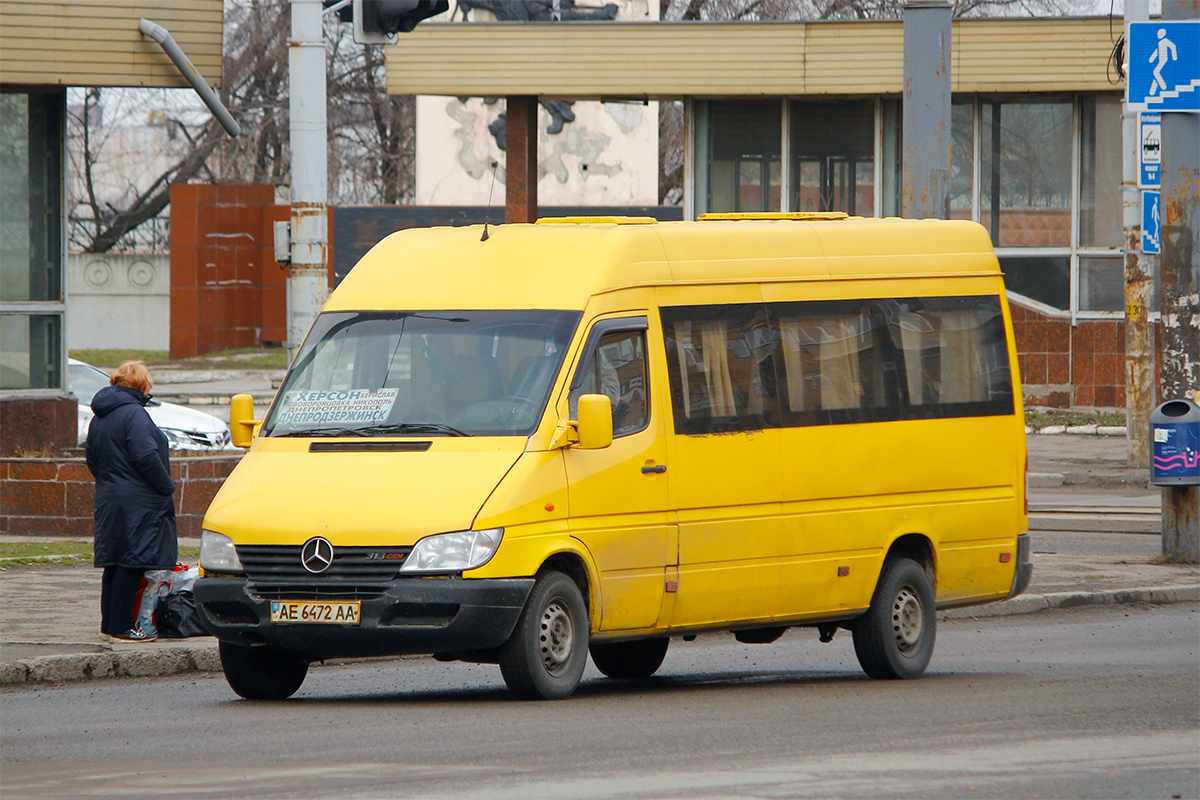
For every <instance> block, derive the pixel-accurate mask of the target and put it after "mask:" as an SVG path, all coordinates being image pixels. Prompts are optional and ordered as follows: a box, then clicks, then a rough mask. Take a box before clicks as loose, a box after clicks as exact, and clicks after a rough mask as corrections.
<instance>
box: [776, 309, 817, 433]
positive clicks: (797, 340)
mask: <svg viewBox="0 0 1200 800" xmlns="http://www.w3.org/2000/svg"><path fill="white" fill-rule="evenodd" d="M779 337H780V339H781V340H782V342H781V344H782V350H783V374H784V380H785V381H786V382H787V394H788V410H789V411H804V410H806V409H810V408H814V407H815V406H816V404H815V403H814V402H813V398H808V397H805V387H804V344H805V342H806V340H807V339H808V337H807V336H806V331H805V325H804V323H802V322H800V321H799V320H780V321H779Z"/></svg>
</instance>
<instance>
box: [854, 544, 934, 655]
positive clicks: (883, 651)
mask: <svg viewBox="0 0 1200 800" xmlns="http://www.w3.org/2000/svg"><path fill="white" fill-rule="evenodd" d="M853 634H854V652H855V654H856V655H857V656H858V663H859V664H860V665H861V666H862V668H863V672H865V673H867V674H868V675H870V676H871V677H872V678H918V677H920V676H921V674H922V673H923V672H925V668H926V667H927V666H929V659H930V657H931V656H932V655H933V642H934V638H935V637H936V635H937V608H936V606H935V604H934V598H933V586H932V585H931V584H930V582H929V575H928V574H926V572H925V570H924V568H923V567H921V565H920V564H918V563H917V562H915V561H913V560H912V559H909V558H897V559H890V560H889V561H888V562H887V563H885V564H884V565H883V573H882V574H881V575H880V576H879V584H878V585H877V586H876V587H875V596H874V597H873V598H871V607H870V608H869V609H868V610H867V613H865V614H863V615H862V616H861V617H859V618H858V619H856V620H855V621H854V626H853Z"/></svg>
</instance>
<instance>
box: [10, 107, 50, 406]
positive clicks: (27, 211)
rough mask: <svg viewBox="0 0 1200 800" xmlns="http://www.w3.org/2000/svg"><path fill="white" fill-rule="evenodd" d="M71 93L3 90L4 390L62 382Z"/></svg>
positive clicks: (48, 385)
mask: <svg viewBox="0 0 1200 800" xmlns="http://www.w3.org/2000/svg"><path fill="white" fill-rule="evenodd" d="M65 107H66V93H65V92H54V93H26V92H3V93H0V337H2V339H3V344H0V389H14V390H20V389H58V388H61V387H62V385H63V380H62V363H61V362H62V341H63V339H62V317H63V312H64V311H65V306H64V303H63V277H62V261H63V259H62V207H63V206H62V174H63V173H62V161H63V154H62V130H63V119H64V116H65V114H64V109H65Z"/></svg>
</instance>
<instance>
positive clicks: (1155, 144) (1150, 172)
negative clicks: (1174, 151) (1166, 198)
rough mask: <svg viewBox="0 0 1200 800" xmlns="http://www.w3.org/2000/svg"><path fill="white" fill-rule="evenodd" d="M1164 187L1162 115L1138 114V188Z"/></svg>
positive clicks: (1152, 112)
mask: <svg viewBox="0 0 1200 800" xmlns="http://www.w3.org/2000/svg"><path fill="white" fill-rule="evenodd" d="M1159 186H1162V114H1159V113H1158V112H1157V111H1143V112H1142V113H1140V114H1138V187H1139V188H1142V189H1157V188H1158V187H1159Z"/></svg>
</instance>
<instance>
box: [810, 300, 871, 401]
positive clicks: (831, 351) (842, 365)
mask: <svg viewBox="0 0 1200 800" xmlns="http://www.w3.org/2000/svg"><path fill="white" fill-rule="evenodd" d="M822 328H823V330H822V332H821V333H822V336H821V345H820V347H819V348H818V350H819V355H818V358H819V359H820V362H821V407H822V408H857V407H858V405H859V397H860V395H861V394H862V385H861V382H860V381H859V379H858V348H859V341H858V339H859V336H858V318H857V317H844V318H842V319H831V320H829V321H828V322H826V323H824V324H823V325H822Z"/></svg>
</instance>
